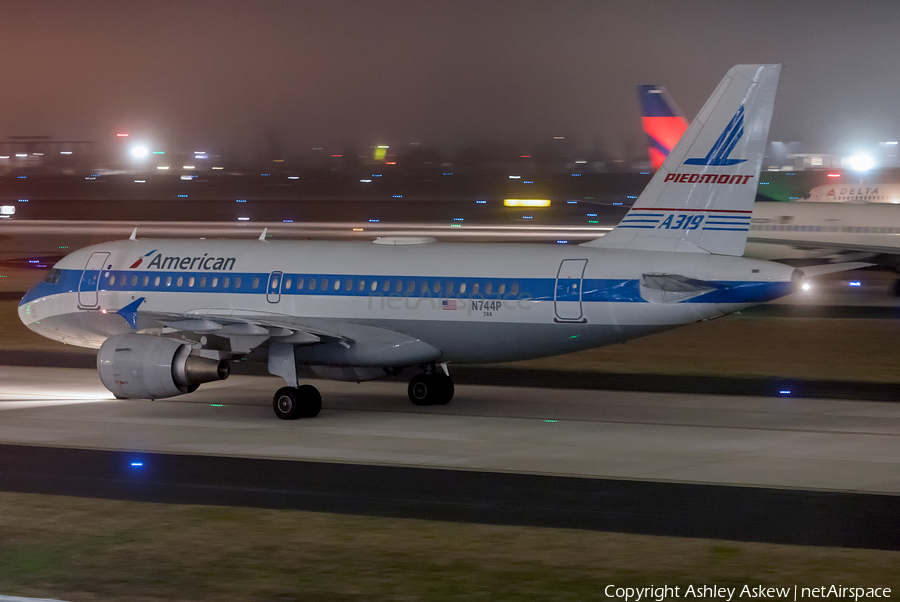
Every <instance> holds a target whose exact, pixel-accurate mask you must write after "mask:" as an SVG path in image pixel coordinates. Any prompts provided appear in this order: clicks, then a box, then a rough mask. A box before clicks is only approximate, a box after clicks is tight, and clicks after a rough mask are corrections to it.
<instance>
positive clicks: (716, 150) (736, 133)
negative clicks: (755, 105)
mask: <svg viewBox="0 0 900 602" xmlns="http://www.w3.org/2000/svg"><path fill="white" fill-rule="evenodd" d="M743 135H744V105H741V107H740V108H739V109H738V110H737V113H735V114H734V117H732V118H731V121H729V122H728V125H726V126H725V129H724V130H723V131H722V134H721V135H720V136H719V139H718V140H716V143H715V144H713V147H712V148H711V149H709V152H708V153H707V154H706V156H705V157H703V158H702V159H700V158H695V159H688V160H687V161H685V162H684V164H685V165H716V166H726V165H737V164H738V163H743V162H744V161H746V159H729V158H728V155H730V154H731V151H733V150H734V147H735V145H736V144H737V143H738V140H740V139H741V136H743Z"/></svg>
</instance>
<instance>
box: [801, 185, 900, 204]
mask: <svg viewBox="0 0 900 602" xmlns="http://www.w3.org/2000/svg"><path fill="white" fill-rule="evenodd" d="M804 200H806V201H810V202H813V203H891V204H894V205H896V204H900V184H880V183H875V184H826V185H825V186H816V187H815V188H813V189H812V190H810V191H809V196H808V197H806V198H805V199H804Z"/></svg>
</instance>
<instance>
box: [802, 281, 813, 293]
mask: <svg viewBox="0 0 900 602" xmlns="http://www.w3.org/2000/svg"><path fill="white" fill-rule="evenodd" d="M800 288H801V289H803V292H806V293H808V292H809V291H811V290H812V285H811V284H810V283H809V282H804V283H803V284H801V285H800Z"/></svg>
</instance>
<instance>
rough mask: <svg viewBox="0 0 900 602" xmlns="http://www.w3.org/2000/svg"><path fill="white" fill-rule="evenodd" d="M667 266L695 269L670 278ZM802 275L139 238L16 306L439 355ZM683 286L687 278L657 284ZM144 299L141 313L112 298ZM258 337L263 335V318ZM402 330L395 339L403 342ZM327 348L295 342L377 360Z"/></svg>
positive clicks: (32, 320) (686, 260)
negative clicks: (410, 346) (375, 342)
mask: <svg viewBox="0 0 900 602" xmlns="http://www.w3.org/2000/svg"><path fill="white" fill-rule="evenodd" d="M647 275H650V276H651V278H650V280H648V279H647ZM653 275H656V276H657V278H655V279H654V278H652V276H653ZM666 275H676V276H677V277H678V278H680V279H682V280H687V281H690V282H694V284H690V283H688V284H678V283H677V282H676V283H675V284H674V285H671V286H670V285H668V284H666V283H665V282H666V280H665V276H666ZM791 276H792V269H791V268H789V267H787V266H782V265H780V264H773V263H769V262H764V261H755V260H750V259H744V258H740V257H728V256H717V255H710V254H706V253H668V252H653V251H634V250H616V249H598V248H588V247H579V246H557V245H553V246H551V245H529V244H444V243H430V244H410V245H396V246H393V245H382V244H372V243H360V242H309V241H304V242H279V241H272V242H262V241H225V240H141V239H138V240H128V241H119V242H111V243H106V244H100V245H94V246H92V247H88V248H85V249H82V250H80V251H77V252H75V253H72V254H71V255H68V256H67V257H65V258H64V259H62V260H61V261H60V262H59V263H58V264H57V265H56V266H55V267H54V269H53V270H52V271H51V272H50V274H49V275H48V277H47V278H46V279H45V281H44V282H42V283H40V284H38V285H37V286H36V287H34V288H33V289H32V290H31V291H29V292H28V293H27V294H26V296H25V297H24V298H23V300H22V302H21V304H20V306H19V315H20V318H21V319H22V321H23V322H24V323H25V324H26V325H27V326H28V327H29V328H31V329H32V330H34V331H35V332H38V333H39V334H41V335H43V336H46V337H49V338H53V339H56V340H59V341H61V342H64V343H68V344H72V345H79V346H84V347H95V348H96V347H100V345H101V344H102V343H103V341H104V340H105V339H106V338H107V337H109V336H112V335H117V334H122V333H127V332H135V331H137V332H147V333H151V334H166V330H165V329H166V328H167V327H170V331H171V330H175V329H177V328H178V327H179V325H181V326H182V327H184V324H185V320H214V321H217V322H223V321H225V322H243V323H247V325H248V328H249V326H256V327H257V328H258V327H259V325H260V324H262V325H263V326H264V327H265V328H266V329H268V331H269V335H271V336H276V335H277V336H289V337H290V336H301V337H302V335H303V334H306V335H307V336H312V337H313V339H315V337H316V336H318V337H321V338H323V339H333V340H341V339H345V340H347V341H357V342H364V341H366V340H368V339H370V338H371V337H372V336H374V337H375V338H378V337H381V339H384V340H389V339H390V336H392V335H390V336H388V335H386V334H385V333H400V334H402V335H403V337H407V338H412V339H416V340H418V341H422V342H424V343H426V344H427V345H430V346H431V347H433V348H435V349H437V350H438V351H439V354H440V355H439V357H436V358H432V360H433V361H434V360H439V361H441V362H462V363H465V362H497V361H511V360H518V359H526V358H534V357H542V356H549V355H555V354H560V353H566V352H570V351H577V350H581V349H586V348H591V347H597V346H601V345H606V344H609V343H614V342H618V341H623V340H627V339H631V338H634V337H636V336H642V335H645V334H649V333H652V332H656V331H660V330H664V329H668V328H671V327H673V326H677V325H680V324H686V323H691V322H695V321H698V320H703V319H707V318H712V317H716V316H719V315H722V314H725V313H728V312H731V311H735V310H737V309H740V308H741V307H746V306H748V305H753V304H756V303H761V302H764V301H768V300H770V299H773V298H777V297H780V296H782V295H785V294H787V293H789V292H790V286H791V284H790V282H791ZM660 282H663V284H660ZM679 286H681V287H682V288H685V287H686V289H687V292H685V291H684V290H682V291H681V292H678V291H674V290H669V291H665V290H662V289H667V288H669V289H671V288H673V287H674V288H676V289H677V288H678V287H679ZM691 287H693V288H691ZM140 299H143V301H141V302H140V303H138V305H139V307H138V308H137V311H136V313H135V323H134V324H130V323H129V321H128V319H126V317H124V316H123V315H122V314H117V313H116V312H119V310H121V309H122V308H125V307H126V306H129V305H130V304H134V303H136V302H138V301H139V300H140ZM173 324H174V325H173ZM279 329H280V330H279ZM193 330H194V331H195V332H196V331H197V328H196V327H194V328H193ZM263 332H265V331H263ZM294 332H296V333H300V334H297V335H292V334H290V333H294ZM273 333H275V334H273ZM247 336H261V337H262V338H261V341H265V335H263V334H262V333H260V332H258V331H257V332H256V333H255V335H254V332H253V331H252V329H250V330H248V331H247ZM385 337H387V338H385ZM285 340H294V341H298V340H300V339H285ZM397 340H398V342H397V343H396V345H395V344H393V343H390V344H389V345H388V347H386V352H393V351H392V350H393V347H399V346H402V345H403V344H404V343H403V342H402V341H403V340H405V339H403V338H402V337H400V338H398V339H397ZM254 342H255V343H257V344H258V343H259V342H260V341H254ZM201 343H202V341H201ZM324 347H327V346H326V345H322V344H321V343H318V344H317V343H315V342H313V343H311V344H309V345H306V346H303V345H300V346H298V347H297V361H298V363H309V364H314V365H316V364H330V365H341V364H346V365H375V364H377V362H378V358H374V359H373V358H372V357H370V356H365V355H357V356H348V357H347V358H345V359H340V357H339V354H338V355H335V354H333V353H332V354H331V355H327V354H326V355H324V356H323V355H321V353H324V351H317V350H319V349H324ZM348 347H349V345H348ZM335 348H336V347H335ZM338 351H340V350H339V349H338ZM317 354H319V355H317ZM386 363H387V362H386ZM395 363H396V362H395Z"/></svg>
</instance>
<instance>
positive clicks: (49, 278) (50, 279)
mask: <svg viewBox="0 0 900 602" xmlns="http://www.w3.org/2000/svg"><path fill="white" fill-rule="evenodd" d="M61 273H62V272H60V271H59V270H57V269H56V268H54V269H52V270H50V271H49V272H47V275H46V276H44V282H46V283H47V284H56V283H57V281H58V280H59V275H60V274H61Z"/></svg>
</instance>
